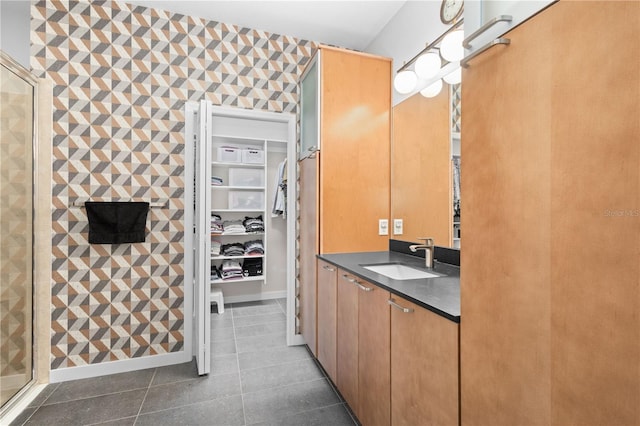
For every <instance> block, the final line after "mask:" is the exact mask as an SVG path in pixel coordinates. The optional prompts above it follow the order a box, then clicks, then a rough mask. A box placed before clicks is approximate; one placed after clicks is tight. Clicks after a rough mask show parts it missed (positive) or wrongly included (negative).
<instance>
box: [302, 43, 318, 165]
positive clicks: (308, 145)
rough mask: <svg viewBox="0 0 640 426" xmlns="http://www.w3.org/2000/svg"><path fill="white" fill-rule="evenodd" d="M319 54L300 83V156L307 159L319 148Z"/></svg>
mask: <svg viewBox="0 0 640 426" xmlns="http://www.w3.org/2000/svg"><path fill="white" fill-rule="evenodd" d="M319 67H320V54H319V53H318V54H316V55H315V56H314V57H313V59H311V62H310V63H309V65H307V68H306V69H305V70H304V73H303V74H302V77H301V79H300V80H301V82H300V154H299V157H298V158H299V159H303V158H307V157H308V156H309V155H311V154H312V153H313V152H315V151H317V150H318V149H319V148H320V75H319Z"/></svg>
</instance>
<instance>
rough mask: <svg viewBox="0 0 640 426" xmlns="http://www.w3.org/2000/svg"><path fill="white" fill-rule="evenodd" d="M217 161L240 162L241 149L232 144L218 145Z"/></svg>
mask: <svg viewBox="0 0 640 426" xmlns="http://www.w3.org/2000/svg"><path fill="white" fill-rule="evenodd" d="M218 161H220V162H221V163H240V162H241V161H242V150H241V149H240V148H236V147H233V146H221V147H218Z"/></svg>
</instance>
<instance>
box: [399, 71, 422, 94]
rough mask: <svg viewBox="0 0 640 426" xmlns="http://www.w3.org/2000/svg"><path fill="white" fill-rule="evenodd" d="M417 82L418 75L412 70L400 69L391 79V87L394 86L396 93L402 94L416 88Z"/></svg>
mask: <svg viewBox="0 0 640 426" xmlns="http://www.w3.org/2000/svg"><path fill="white" fill-rule="evenodd" d="M417 83H418V76H417V75H416V73H415V72H413V71H400V72H399V73H398V74H396V77H395V78H394V79H393V87H395V89H396V91H397V92H398V93H402V94H403V95H404V94H406V93H411V92H412V91H413V89H415V88H416V84H417Z"/></svg>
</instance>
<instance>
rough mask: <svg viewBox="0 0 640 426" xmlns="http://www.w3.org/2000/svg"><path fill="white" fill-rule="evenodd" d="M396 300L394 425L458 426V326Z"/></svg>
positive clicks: (393, 311)
mask: <svg viewBox="0 0 640 426" xmlns="http://www.w3.org/2000/svg"><path fill="white" fill-rule="evenodd" d="M392 298H393V300H394V302H395V303H396V304H397V305H398V306H400V307H402V308H403V309H401V308H399V307H397V306H394V307H393V308H392V309H391V336H392V337H391V424H392V425H393V426H403V425H406V426H415V425H425V426H426V425H439V426H440V425H441V426H446V425H452V426H455V425H458V424H459V414H458V413H459V397H458V367H459V361H458V333H459V325H458V324H457V323H455V322H453V321H450V320H448V319H446V318H443V317H441V316H440V315H437V314H435V313H433V312H431V311H429V310H427V309H424V308H422V307H420V306H418V305H416V304H414V303H411V302H409V301H408V300H405V299H403V298H401V297H398V296H395V295H394V296H392Z"/></svg>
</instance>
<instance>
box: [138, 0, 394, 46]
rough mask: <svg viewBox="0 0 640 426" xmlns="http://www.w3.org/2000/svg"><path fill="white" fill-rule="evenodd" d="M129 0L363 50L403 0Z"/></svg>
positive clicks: (213, 19)
mask: <svg viewBox="0 0 640 426" xmlns="http://www.w3.org/2000/svg"><path fill="white" fill-rule="evenodd" d="M128 3H131V4H134V5H140V6H147V7H153V8H156V9H164V10H169V11H171V12H177V13H182V14H184V15H192V16H198V17H201V18H206V19H209V20H212V21H218V22H224V23H226V24H235V25H239V26H241V27H247V28H252V29H256V30H263V31H267V32H270V33H275V34H282V35H288V36H294V37H297V38H301V39H305V40H312V41H316V42H321V43H325V44H332V45H336V46H341V47H348V48H351V49H357V50H364V49H365V48H366V47H367V46H368V45H369V43H371V41H372V40H373V39H374V38H375V36H376V35H378V33H379V32H380V31H381V30H382V29H383V28H384V26H385V25H386V24H387V22H389V20H390V19H391V18H392V17H393V16H394V15H395V14H396V12H397V11H398V10H399V9H400V8H401V7H402V6H403V5H404V3H405V0H384V1H383V0H379V1H378V0H376V1H371V0H369V1H352V0H342V1H324V0H322V1H320V0H315V1H310V0H297V1H276V0H269V1H265V0H263V1H255V0H234V1H231V0H199V1H192V0H187V1H181V0H175V1H168V0H132V1H128Z"/></svg>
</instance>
